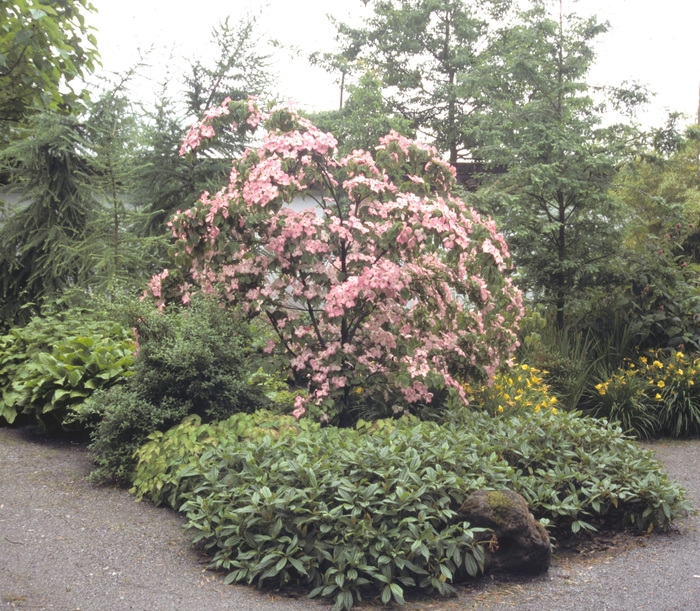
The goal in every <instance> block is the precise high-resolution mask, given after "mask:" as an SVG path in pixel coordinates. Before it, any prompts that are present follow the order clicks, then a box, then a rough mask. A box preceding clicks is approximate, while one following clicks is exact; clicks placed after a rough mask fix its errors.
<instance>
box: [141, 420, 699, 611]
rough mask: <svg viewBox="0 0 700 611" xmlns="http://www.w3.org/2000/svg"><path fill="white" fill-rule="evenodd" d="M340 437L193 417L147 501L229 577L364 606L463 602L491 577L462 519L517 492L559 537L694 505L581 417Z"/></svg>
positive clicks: (647, 459)
mask: <svg viewBox="0 0 700 611" xmlns="http://www.w3.org/2000/svg"><path fill="white" fill-rule="evenodd" d="M449 417H450V419H451V421H450V422H445V423H442V424H438V423H435V422H421V421H418V420H417V419H416V418H415V417H403V418H401V419H399V420H382V421H378V422H375V423H366V422H361V423H358V427H357V428H355V429H350V428H344V429H340V428H336V427H325V428H321V427H320V426H319V424H317V423H314V422H313V421H311V420H310V419H302V420H299V421H296V420H295V419H294V418H293V417H290V416H280V415H279V414H269V413H268V414H267V415H265V413H264V412H256V413H255V414H237V415H235V416H233V417H232V418H230V419H229V420H227V421H224V422H220V423H212V424H206V425H204V424H202V423H201V421H199V420H198V419H197V418H188V419H186V420H185V421H184V422H183V423H182V424H180V425H178V426H177V427H174V428H173V429H170V430H169V431H167V432H165V433H154V434H152V435H151V437H150V440H149V441H148V443H147V444H145V445H144V446H142V447H141V448H140V449H139V450H138V452H137V458H138V467H137V470H136V474H135V480H134V489H133V491H134V492H135V493H136V494H137V495H138V496H139V497H147V498H151V499H153V500H154V501H155V502H162V501H165V502H167V503H169V504H170V505H171V506H173V507H175V508H176V509H180V510H181V511H183V512H185V513H186V515H187V519H188V528H189V529H190V530H191V531H192V532H193V533H194V539H195V541H197V542H199V543H201V544H202V545H203V546H204V547H205V549H207V550H209V553H210V554H211V557H212V567H214V568H218V569H220V570H223V571H225V572H226V573H227V576H226V581H227V582H244V583H250V584H257V585H258V586H270V587H279V586H282V585H285V584H295V585H301V586H305V587H307V588H308V590H309V596H311V597H316V596H321V597H331V598H333V599H334V600H335V606H334V608H336V609H342V608H345V609H349V608H350V607H351V606H352V605H353V603H354V602H355V601H358V600H361V598H362V597H363V596H366V595H372V596H378V597H380V598H381V600H382V601H383V602H388V601H390V600H394V601H396V602H399V603H401V602H403V599H404V595H405V593H406V591H407V590H408V591H411V590H412V591H416V590H418V591H423V592H437V593H439V594H442V595H448V594H451V593H452V592H453V584H454V583H456V582H458V581H460V580H464V579H467V578H468V577H469V576H474V575H476V574H477V573H478V572H479V570H480V569H481V567H482V561H483V550H482V549H481V547H480V544H478V543H477V541H479V540H480V539H481V537H480V533H479V531H478V529H474V528H472V527H471V526H470V525H469V524H467V523H465V522H464V521H462V520H461V519H460V517H459V515H458V513H457V510H458V509H459V507H460V505H461V504H462V502H463V501H464V499H465V498H466V497H467V496H468V495H469V494H470V493H472V492H474V491H476V490H483V489H486V490H500V489H504V488H508V489H511V490H514V491H516V492H518V493H520V494H521V495H523V496H524V497H525V499H526V500H527V502H528V505H529V506H530V509H531V511H532V512H533V514H534V515H535V517H537V518H539V519H541V520H542V521H543V523H548V524H549V526H550V527H552V528H556V529H566V530H569V531H573V532H578V531H579V530H581V529H591V530H594V529H595V528H597V527H599V526H601V525H615V526H617V527H622V526H623V525H626V524H632V525H634V526H636V527H638V528H640V529H643V530H651V529H652V528H654V527H655V526H659V527H664V528H666V527H668V526H669V525H670V524H671V522H672V521H673V520H674V519H676V518H677V517H679V516H682V515H685V514H686V513H687V512H688V511H690V510H691V507H690V505H689V504H688V503H687V501H686V500H685V494H684V491H683V490H682V489H681V488H679V486H678V485H677V484H675V483H673V482H671V481H669V479H668V477H667V476H666V475H665V474H663V473H661V472H660V465H659V463H658V462H657V461H655V460H654V459H653V455H652V453H651V452H649V451H647V450H643V449H641V448H640V447H639V446H638V445H636V444H635V443H633V442H632V441H630V439H629V438H627V437H626V436H625V435H623V433H622V432H621V430H620V428H619V427H616V426H613V425H609V424H606V423H602V422H601V421H598V420H595V419H593V418H587V417H581V416H580V415H579V414H572V413H562V412H560V413H557V414H554V413H552V410H540V412H538V413H536V412H534V411H531V412H527V411H523V412H522V413H520V414H519V415H517V416H512V417H503V418H493V417H492V416H490V415H488V414H485V413H483V412H477V411H473V410H470V409H467V408H464V409H462V410H452V411H451V412H449Z"/></svg>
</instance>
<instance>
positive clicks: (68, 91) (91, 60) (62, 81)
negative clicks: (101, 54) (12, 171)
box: [0, 0, 97, 135]
mask: <svg viewBox="0 0 700 611" xmlns="http://www.w3.org/2000/svg"><path fill="white" fill-rule="evenodd" d="M94 10H95V8H94V7H93V5H92V4H91V3H90V2H89V1H88V0H52V1H51V2H48V1H45V0H13V1H12V2H3V7H2V11H0V134H3V135H4V132H5V131H6V130H7V128H8V122H18V121H20V120H21V119H22V118H23V117H24V116H25V115H26V114H27V113H28V112H29V111H30V110H32V109H33V108H34V107H43V108H45V109H59V110H71V109H74V108H75V107H76V105H77V104H78V103H79V102H80V98H81V93H80V92H76V91H75V89H74V88H73V84H72V83H71V81H73V79H78V80H79V79H80V78H82V77H84V76H86V75H87V74H89V73H90V72H92V71H93V70H94V68H95V63H96V62H97V50H96V48H95V47H96V44H97V42H96V40H95V37H94V36H93V35H92V34H91V33H90V30H91V29H92V28H89V27H88V26H86V25H85V13H88V12H90V11H94Z"/></svg>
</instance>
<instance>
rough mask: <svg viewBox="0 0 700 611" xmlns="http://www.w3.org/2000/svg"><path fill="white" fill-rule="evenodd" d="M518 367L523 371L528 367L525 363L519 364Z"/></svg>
mask: <svg viewBox="0 0 700 611" xmlns="http://www.w3.org/2000/svg"><path fill="white" fill-rule="evenodd" d="M520 369H522V370H523V371H527V370H528V369H530V368H529V367H528V366H527V365H521V366H520Z"/></svg>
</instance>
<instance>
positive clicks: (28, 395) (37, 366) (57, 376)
mask: <svg viewBox="0 0 700 611" xmlns="http://www.w3.org/2000/svg"><path fill="white" fill-rule="evenodd" d="M124 335H126V333H124ZM135 347H136V344H135V343H134V340H133V338H128V339H121V340H115V339H113V338H111V337H104V336H102V335H90V336H78V337H69V338H66V339H65V340H63V341H61V342H59V343H58V344H56V345H55V346H54V348H53V350H52V351H51V352H50V353H48V352H41V353H39V354H37V355H36V358H34V359H32V360H30V361H28V362H26V363H25V364H24V366H23V367H22V368H21V369H20V370H19V372H18V376H17V378H16V379H15V380H14V381H13V383H12V391H13V394H14V397H15V402H16V403H15V406H21V407H22V408H23V409H22V412H23V413H25V414H34V415H36V416H37V418H38V419H39V420H40V421H42V422H44V423H46V422H47V420H49V419H52V420H53V421H54V424H57V425H59V426H60V425H63V424H64V422H65V419H66V416H69V415H70V411H71V410H73V411H75V409H76V408H77V406H78V405H79V404H80V403H82V402H83V401H84V400H85V399H86V398H87V397H89V396H90V395H91V394H92V393H93V392H94V391H95V390H97V389H98V388H109V387H110V386H114V385H115V384H117V383H120V382H123V381H124V380H125V378H128V377H129V376H131V375H133V369H132V367H133V363H134V348H135Z"/></svg>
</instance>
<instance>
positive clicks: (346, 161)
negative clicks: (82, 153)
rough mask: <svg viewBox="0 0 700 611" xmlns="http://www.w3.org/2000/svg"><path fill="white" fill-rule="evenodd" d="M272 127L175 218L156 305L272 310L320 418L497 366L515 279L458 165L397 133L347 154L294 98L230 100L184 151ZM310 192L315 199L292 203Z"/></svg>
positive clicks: (405, 397) (281, 341)
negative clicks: (205, 296)
mask: <svg viewBox="0 0 700 611" xmlns="http://www.w3.org/2000/svg"><path fill="white" fill-rule="evenodd" d="M259 127H264V128H265V129H264V135H263V136H262V137H261V144H260V146H259V147H258V148H255V149H252V148H251V149H248V150H247V151H246V152H245V153H244V154H243V155H242V157H241V158H240V159H236V160H234V162H233V166H232V169H231V174H230V180H229V183H228V184H227V185H226V186H224V187H223V188H222V189H221V190H220V191H219V192H218V193H215V194H213V195H212V194H210V193H204V194H203V195H202V197H201V199H200V201H199V202H197V203H196V204H195V205H194V206H193V207H192V208H190V209H189V210H186V211H184V212H182V213H178V214H176V215H175V216H174V217H173V220H172V222H171V227H172V232H173V236H174V238H175V239H176V242H175V262H176V266H175V268H174V269H173V270H165V271H164V272H163V273H161V274H159V275H158V276H155V277H154V278H153V279H152V281H151V283H150V286H149V292H150V294H152V295H153V296H154V297H155V298H156V299H158V300H159V302H160V303H163V302H164V299H165V298H166V296H173V295H177V297H178V298H180V299H182V301H183V302H185V303H186V302H187V301H188V300H189V298H190V295H191V293H192V292H193V291H203V292H207V293H218V294H219V295H220V297H221V299H222V300H224V301H225V302H230V303H234V304H239V305H240V306H241V307H242V308H243V309H244V310H245V311H246V312H247V313H248V314H249V315H251V316H256V315H262V316H264V317H265V318H266V319H267V320H268V321H269V324H270V325H271V328H272V329H273V331H274V333H273V336H274V337H275V338H276V339H275V340H274V341H273V340H271V341H270V342H269V343H268V345H267V347H266V351H267V352H268V353H269V354H270V358H271V359H274V360H275V362H276V363H278V364H280V362H281V363H282V364H284V365H287V366H288V367H290V368H291V371H292V372H293V374H294V376H295V379H296V380H297V382H298V383H302V384H304V385H305V386H307V387H308V390H309V393H308V397H307V398H303V399H302V398H301V397H300V398H298V399H297V405H296V410H295V415H296V416H297V417H299V416H301V415H302V414H303V413H304V412H305V411H306V410H307V409H308V408H309V407H310V406H311V405H314V406H316V409H315V410H314V411H319V410H320V413H321V417H322V418H323V419H324V420H325V419H329V420H331V421H334V422H336V423H339V424H348V423H350V422H351V421H352V418H353V416H352V411H353V409H356V408H357V407H358V406H361V405H368V404H369V405H371V406H372V407H373V408H374V409H375V410H380V411H381V410H382V409H384V410H386V411H390V410H391V409H392V408H393V410H394V411H399V410H407V409H415V408H417V407H420V406H422V405H425V404H430V403H431V402H432V401H434V400H436V398H437V396H438V395H440V396H444V393H445V392H451V393H456V394H457V395H459V396H461V397H462V399H464V394H463V390H462V387H461V384H462V383H463V382H464V381H466V380H468V379H473V378H474V377H482V378H483V377H487V378H488V377H491V376H492V375H493V373H494V371H495V369H496V368H497V367H498V365H499V364H500V363H501V362H502V361H503V360H504V359H507V358H509V357H510V355H511V354H512V352H513V351H514V349H515V348H516V346H517V339H516V329H517V322H518V320H519V319H520V317H521V316H522V311H523V310H522V299H521V294H520V292H519V290H518V289H517V288H516V287H515V286H514V285H513V283H512V281H511V278H510V277H509V275H508V271H509V269H510V257H509V254H508V248H507V246H506V243H505V240H504V239H503V236H501V235H500V234H499V233H497V231H496V227H495V223H494V222H493V221H492V220H490V219H484V218H481V217H480V216H479V215H478V214H477V213H476V212H475V211H474V210H473V209H471V208H469V207H468V206H466V205H465V203H464V202H463V201H462V200H460V199H459V198H458V197H456V196H455V195H453V194H452V189H453V187H454V184H455V181H454V169H453V168H452V167H451V166H450V165H449V164H447V163H446V162H445V161H443V160H442V159H441V158H440V157H439V156H438V154H437V151H436V150H435V149H434V148H432V147H430V146H426V145H425V144H421V143H419V142H413V141H411V140H408V139H406V138H404V137H402V136H400V135H398V134H397V133H390V134H389V135H387V136H385V137H384V138H382V139H380V141H379V144H378V146H377V147H376V148H375V150H374V151H373V152H367V151H354V152H353V153H352V154H351V155H349V156H347V157H345V158H342V159H339V158H337V156H336V155H335V144H336V142H335V139H334V138H333V136H332V135H331V134H327V133H323V132H321V131H320V130H318V129H317V128H316V127H315V126H314V125H313V124H312V123H311V122H309V121H308V120H306V119H304V118H302V117H300V116H299V115H298V114H297V113H296V112H294V111H293V110H291V109H288V108H277V109H273V110H271V111H270V112H267V113H264V112H262V111H261V110H260V109H259V108H258V107H257V105H256V104H255V103H254V102H253V101H247V102H231V101H230V100H227V101H225V102H224V103H223V104H222V105H221V106H219V107H216V108H214V109H212V110H210V111H209V112H208V113H207V115H206V116H205V118H204V120H203V121H202V122H201V123H200V124H199V125H196V126H194V127H193V128H192V129H191V130H190V132H189V133H188V135H187V137H186V139H185V142H184V144H183V147H182V150H181V154H187V153H188V152H189V151H192V150H194V149H195V148H197V147H201V146H205V145H206V144H207V143H208V142H210V141H211V139H213V138H215V137H216V135H217V133H220V131H221V130H222V129H236V130H251V131H255V130H257V129H258V128H259ZM299 196H304V197H306V198H307V201H310V202H313V205H312V206H310V207H309V208H307V209H302V210H297V209H293V208H292V206H290V203H291V202H292V201H293V200H294V199H295V198H298V197H299Z"/></svg>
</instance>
